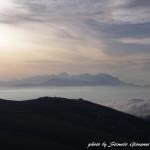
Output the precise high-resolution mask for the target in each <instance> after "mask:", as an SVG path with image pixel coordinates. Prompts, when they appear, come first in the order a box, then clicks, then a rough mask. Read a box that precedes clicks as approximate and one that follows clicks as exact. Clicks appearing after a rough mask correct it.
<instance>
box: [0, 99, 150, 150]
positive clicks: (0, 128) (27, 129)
mask: <svg viewBox="0 0 150 150" xmlns="http://www.w3.org/2000/svg"><path fill="white" fill-rule="evenodd" d="M149 139H150V122H148V121H146V120H143V119H140V118H137V117H134V116H131V115H127V114H124V113H121V112H118V111H115V110H113V109H110V108H107V107H104V106H100V105H97V104H94V103H91V102H88V101H83V100H68V99H63V98H49V97H44V98H39V99H37V100H30V101H22V102H15V101H6V100H0V140H1V143H2V144H1V145H0V146H1V147H5V149H6V148H9V149H12V148H13V149H21V150H30V149H32V150H33V149H36V150H47V149H52V150H55V149H56V150H59V149H62V150H79V149H86V147H87V145H88V143H89V142H93V141H95V142H96V141H97V142H103V141H107V142H108V141H110V142H111V141H114V140H115V141H118V142H119V141H122V142H124V141H129V142H130V141H139V142H141V141H143V142H148V141H149Z"/></svg>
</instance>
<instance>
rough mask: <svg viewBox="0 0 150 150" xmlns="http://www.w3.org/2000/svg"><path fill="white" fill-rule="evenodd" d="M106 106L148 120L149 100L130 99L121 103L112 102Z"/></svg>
mask: <svg viewBox="0 0 150 150" xmlns="http://www.w3.org/2000/svg"><path fill="white" fill-rule="evenodd" d="M107 106H109V107H111V108H114V109H116V110H119V111H122V112H125V113H128V114H131V115H134V116H138V117H141V118H145V119H148V120H150V99H149V100H143V99H130V100H128V101H123V102H114V103H111V104H108V105H107Z"/></svg>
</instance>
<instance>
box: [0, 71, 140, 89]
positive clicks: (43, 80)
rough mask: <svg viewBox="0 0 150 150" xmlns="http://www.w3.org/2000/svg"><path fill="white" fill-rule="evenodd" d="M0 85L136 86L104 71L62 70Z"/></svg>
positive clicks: (0, 84) (0, 83)
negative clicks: (70, 73) (94, 73)
mask: <svg viewBox="0 0 150 150" xmlns="http://www.w3.org/2000/svg"><path fill="white" fill-rule="evenodd" d="M0 86H19V87H30V86H138V85H135V84H132V83H126V82H123V81H121V80H120V79H118V78H117V77H113V76H111V75H109V74H106V73H99V74H96V75H91V74H88V73H85V74H78V75H68V74H67V73H66V72H62V73H60V74H57V75H47V76H34V77H30V78H24V79H21V80H9V81H6V82H0Z"/></svg>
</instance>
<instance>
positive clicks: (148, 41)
mask: <svg viewBox="0 0 150 150" xmlns="http://www.w3.org/2000/svg"><path fill="white" fill-rule="evenodd" d="M117 41H119V42H121V43H125V44H144V45H145V44H148V45H150V38H144V39H133V38H121V39H117Z"/></svg>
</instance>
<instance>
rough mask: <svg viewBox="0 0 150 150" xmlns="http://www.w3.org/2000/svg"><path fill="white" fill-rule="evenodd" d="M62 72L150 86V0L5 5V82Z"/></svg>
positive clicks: (1, 73) (1, 47) (1, 63)
mask: <svg viewBox="0 0 150 150" xmlns="http://www.w3.org/2000/svg"><path fill="white" fill-rule="evenodd" d="M59 72H68V73H69V74H78V73H85V72H89V73H99V72H104V73H109V74H111V75H113V76H118V77H119V78H120V79H122V80H124V81H127V82H133V83H138V84H147V83H148V84H150V80H149V77H150V0H0V80H7V79H11V78H23V77H29V76H34V75H45V74H53V73H59Z"/></svg>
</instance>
